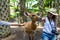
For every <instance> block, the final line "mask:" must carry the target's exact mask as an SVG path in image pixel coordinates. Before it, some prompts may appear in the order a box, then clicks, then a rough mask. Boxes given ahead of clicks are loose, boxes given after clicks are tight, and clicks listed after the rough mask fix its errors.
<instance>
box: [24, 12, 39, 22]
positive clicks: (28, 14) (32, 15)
mask: <svg viewBox="0 0 60 40" xmlns="http://www.w3.org/2000/svg"><path fill="white" fill-rule="evenodd" d="M25 16H29V17H30V18H31V21H33V22H35V21H38V19H39V17H38V15H37V14H36V13H28V12H27V13H25Z"/></svg>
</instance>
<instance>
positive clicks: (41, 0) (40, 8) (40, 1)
mask: <svg viewBox="0 0 60 40" xmlns="http://www.w3.org/2000/svg"><path fill="white" fill-rule="evenodd" d="M39 14H40V17H43V0H39ZM39 26H40V27H41V26H42V23H41V22H40V23H39Z"/></svg>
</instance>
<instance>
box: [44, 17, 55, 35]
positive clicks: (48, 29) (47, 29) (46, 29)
mask: <svg viewBox="0 0 60 40" xmlns="http://www.w3.org/2000/svg"><path fill="white" fill-rule="evenodd" d="M55 27H56V26H55V22H54V21H53V20H52V21H51V24H50V22H49V20H48V18H47V17H46V19H45V22H44V28H43V31H44V32H46V33H50V34H51V33H52V32H51V31H52V28H55Z"/></svg>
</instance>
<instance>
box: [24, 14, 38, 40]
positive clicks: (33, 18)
mask: <svg viewBox="0 0 60 40" xmlns="http://www.w3.org/2000/svg"><path fill="white" fill-rule="evenodd" d="M27 15H28V16H29V17H30V19H31V21H29V22H25V25H24V27H25V32H26V33H27V34H29V35H30V34H32V32H33V31H34V30H35V29H36V28H37V25H36V24H35V23H36V21H38V16H37V15H36V13H27ZM32 40H33V39H32Z"/></svg>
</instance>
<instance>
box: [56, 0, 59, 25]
mask: <svg viewBox="0 0 60 40" xmlns="http://www.w3.org/2000/svg"><path fill="white" fill-rule="evenodd" d="M55 8H56V9H57V13H58V14H59V0H55ZM58 20H59V15H58V16H57V24H58ZM58 25H59V24H58Z"/></svg>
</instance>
